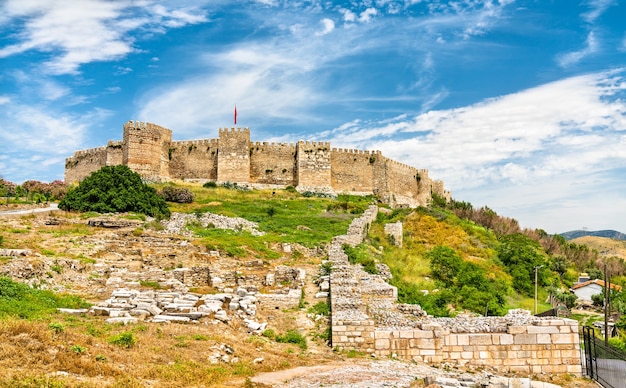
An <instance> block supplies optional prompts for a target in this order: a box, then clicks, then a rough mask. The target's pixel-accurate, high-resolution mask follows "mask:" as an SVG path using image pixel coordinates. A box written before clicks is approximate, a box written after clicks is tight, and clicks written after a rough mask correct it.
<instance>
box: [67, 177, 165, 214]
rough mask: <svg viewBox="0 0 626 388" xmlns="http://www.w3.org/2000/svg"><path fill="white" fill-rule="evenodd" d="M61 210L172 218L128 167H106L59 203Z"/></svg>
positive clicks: (161, 202)
mask: <svg viewBox="0 0 626 388" xmlns="http://www.w3.org/2000/svg"><path fill="white" fill-rule="evenodd" d="M59 209H62V210H67V211H72V210H77V211H80V212H88V211H95V212H98V213H115V212H137V213H143V214H147V215H149V216H153V217H159V216H166V217H169V215H170V210H169V209H168V207H167V203H166V202H165V200H164V199H163V198H162V197H160V196H158V195H157V193H156V190H155V189H154V188H152V187H149V186H148V185H146V184H145V183H143V182H142V181H141V177H140V176H139V174H137V173H135V172H133V171H131V169H130V168H128V166H124V165H119V166H105V167H102V168H101V169H100V170H98V171H96V172H94V173H92V174H91V175H89V176H88V177H87V178H85V179H84V180H83V181H82V182H80V184H79V185H78V187H76V188H75V189H73V190H70V191H69V192H68V193H67V194H66V196H65V198H63V200H61V202H59Z"/></svg>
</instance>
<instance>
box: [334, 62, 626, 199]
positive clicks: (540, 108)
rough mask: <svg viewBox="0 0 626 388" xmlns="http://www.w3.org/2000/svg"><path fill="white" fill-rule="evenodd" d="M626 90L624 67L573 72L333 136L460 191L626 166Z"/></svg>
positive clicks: (351, 129)
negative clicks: (468, 102)
mask: <svg viewBox="0 0 626 388" xmlns="http://www.w3.org/2000/svg"><path fill="white" fill-rule="evenodd" d="M622 72H623V71H622ZM625 91H626V82H624V81H623V76H622V73H621V72H604V73H598V74H590V75H585V76H578V77H572V78H568V79H564V80H561V81H557V82H553V83H549V84H546V85H542V86H539V87H536V88H533V89H528V90H525V91H522V92H519V93H515V94H511V95H506V96H502V97H499V98H493V99H489V100H486V101H484V102H482V103H479V104H475V105H471V106H468V107H464V108H458V109H451V110H444V111H431V112H427V113H424V114H422V115H419V116H417V117H415V118H413V119H410V120H407V119H397V120H396V121H395V122H393V123H386V124H385V125H379V126H376V125H372V124H370V125H367V126H366V125H360V126H351V127H349V128H341V129H337V130H335V131H334V132H333V139H332V140H333V141H335V142H338V143H341V144H342V146H346V147H359V146H360V147H363V146H365V147H366V148H369V149H380V150H382V151H383V153H385V154H386V155H388V156H390V157H392V158H394V159H397V160H402V161H404V162H406V163H409V164H411V165H414V166H419V167H428V168H429V169H431V170H432V171H433V172H436V175H437V176H442V177H445V180H446V182H447V184H448V185H451V186H453V187H455V188H457V189H459V188H471V187H477V186H481V185H484V184H486V183H487V182H495V181H514V182H528V181H530V180H531V179H532V178H533V177H534V176H538V175H541V176H557V175H559V174H562V173H566V172H582V171H593V170H601V169H603V168H605V166H607V165H611V166H615V165H624V166H626V102H624V100H621V99H620V98H618V96H620V95H621V94H623V93H624V92H625ZM401 134H404V135H403V136H402V137H404V139H403V140H392V136H394V137H398V136H400V135H401ZM409 134H413V137H410V138H407V135H409ZM355 139H358V140H355ZM468 178H469V179H468Z"/></svg>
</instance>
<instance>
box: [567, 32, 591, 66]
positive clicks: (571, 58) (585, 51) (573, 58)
mask: <svg viewBox="0 0 626 388" xmlns="http://www.w3.org/2000/svg"><path fill="white" fill-rule="evenodd" d="M598 48H599V47H598V42H597V40H596V38H595V35H594V33H593V31H590V32H589V34H587V39H586V41H585V47H584V48H582V49H580V50H578V51H572V52H569V53H565V54H561V55H559V56H558V57H557V63H558V64H559V66H561V67H568V66H571V65H574V64H576V63H578V62H580V61H581V60H582V59H583V58H585V57H587V56H589V55H591V54H594V53H596V52H597V51H598Z"/></svg>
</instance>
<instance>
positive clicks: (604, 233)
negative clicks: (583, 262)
mask: <svg viewBox="0 0 626 388" xmlns="http://www.w3.org/2000/svg"><path fill="white" fill-rule="evenodd" d="M559 234H560V235H561V236H563V237H565V239H566V240H574V239H576V238H579V237H585V236H593V237H604V238H610V239H613V240H626V234H624V233H621V232H618V231H616V230H597V231H590V230H572V231H569V232H565V233H559Z"/></svg>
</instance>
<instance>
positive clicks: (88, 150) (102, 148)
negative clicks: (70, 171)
mask: <svg viewBox="0 0 626 388" xmlns="http://www.w3.org/2000/svg"><path fill="white" fill-rule="evenodd" d="M106 149H107V147H106V146H100V147H94V148H86V149H84V150H79V151H76V152H74V155H72V156H70V157H69V158H67V159H72V158H81V157H84V156H90V155H94V154H96V153H98V152H103V151H106Z"/></svg>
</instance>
